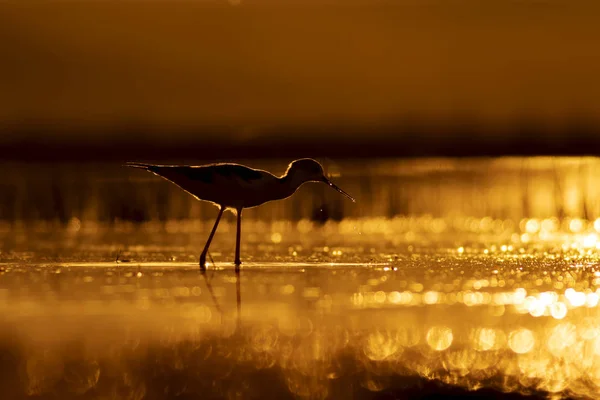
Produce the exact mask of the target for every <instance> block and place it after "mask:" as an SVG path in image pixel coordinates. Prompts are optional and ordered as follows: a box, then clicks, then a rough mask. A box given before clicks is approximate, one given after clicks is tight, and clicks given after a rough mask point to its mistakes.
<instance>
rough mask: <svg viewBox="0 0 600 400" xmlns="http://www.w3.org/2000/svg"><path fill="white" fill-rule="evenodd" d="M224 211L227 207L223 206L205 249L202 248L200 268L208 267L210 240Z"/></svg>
mask: <svg viewBox="0 0 600 400" xmlns="http://www.w3.org/2000/svg"><path fill="white" fill-rule="evenodd" d="M223 211H225V209H224V208H223V207H221V208H219V215H217V220H216V221H215V225H214V226H213V228H212V231H210V235H209V236H208V240H207V241H206V244H205V245H204V250H202V254H200V269H202V270H205V269H206V253H208V248H209V247H210V242H211V241H212V239H213V236H215V232H216V231H217V226H218V225H219V221H220V220H221V216H222V215H223Z"/></svg>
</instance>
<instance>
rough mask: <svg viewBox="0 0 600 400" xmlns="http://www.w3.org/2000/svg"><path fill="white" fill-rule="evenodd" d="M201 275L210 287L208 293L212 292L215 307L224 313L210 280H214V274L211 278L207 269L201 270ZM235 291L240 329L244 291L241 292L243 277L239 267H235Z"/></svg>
mask: <svg viewBox="0 0 600 400" xmlns="http://www.w3.org/2000/svg"><path fill="white" fill-rule="evenodd" d="M200 275H202V277H203V278H204V282H205V283H206V288H207V289H208V293H210V297H211V299H212V301H213V305H214V306H215V309H216V310H217V311H218V312H219V314H221V315H223V309H222V308H221V306H220V305H219V301H218V300H217V296H215V292H214V289H213V287H212V284H211V283H210V281H211V280H212V276H214V273H213V274H212V275H211V278H210V279H209V277H208V274H207V271H206V270H200ZM235 292H236V305H237V309H236V311H237V312H236V330H237V331H239V329H240V325H241V315H242V293H241V279H240V270H239V268H236V269H235Z"/></svg>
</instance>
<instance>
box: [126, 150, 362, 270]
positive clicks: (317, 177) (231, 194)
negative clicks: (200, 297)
mask: <svg viewBox="0 0 600 400" xmlns="http://www.w3.org/2000/svg"><path fill="white" fill-rule="evenodd" d="M125 165H126V166H128V167H132V168H141V169H144V170H146V171H149V172H152V173H154V174H155V175H158V176H160V177H161V178H164V179H166V180H167V181H169V182H171V183H174V184H175V185H177V186H179V187H180V188H181V189H183V190H184V191H186V192H187V193H189V194H190V195H192V196H193V197H195V198H196V199H197V200H202V201H207V202H210V203H212V204H214V205H215V206H217V208H218V209H219V213H218V215H217V219H216V220H215V223H214V225H213V228H212V230H211V232H210V234H209V236H208V240H207V241H206V244H205V245H204V249H203V250H202V253H201V254H200V262H199V264H200V269H201V270H203V271H204V270H206V255H207V253H208V249H209V247H210V243H211V241H212V239H213V236H214V235H215V232H216V231H217V226H218V225H219V221H220V220H221V217H222V215H223V212H224V211H225V210H230V211H233V212H234V213H235V214H237V231H236V244H235V260H234V264H235V266H236V271H237V270H239V267H240V265H241V264H242V262H241V260H240V236H241V224H242V210H243V209H245V208H252V207H257V206H259V205H261V204H264V203H267V202H269V201H274V200H281V199H285V198H288V197H290V196H291V195H293V194H294V193H295V192H296V190H298V188H299V187H300V186H302V185H303V184H304V183H307V182H322V183H325V184H327V185H329V186H330V187H331V188H333V189H335V190H337V191H338V192H339V193H341V194H342V195H344V196H346V197H347V198H349V199H350V200H352V202H355V201H356V200H355V199H354V198H353V197H352V196H350V195H349V194H348V193H346V192H345V191H343V190H342V189H340V188H339V187H338V186H336V185H335V184H334V183H333V182H331V181H330V180H329V179H328V178H327V177H326V176H325V172H324V171H323V166H322V165H321V164H320V163H319V162H318V161H316V160H313V159H311V158H302V159H298V160H295V161H292V162H291V163H290V164H289V165H288V168H287V170H286V172H285V173H284V174H283V175H282V176H279V177H278V176H275V175H273V174H271V173H270V172H268V171H264V170H261V169H254V168H250V167H247V166H245V165H241V164H233V163H218V164H208V165H155V164H146V163H140V162H128V163H126V164H125Z"/></svg>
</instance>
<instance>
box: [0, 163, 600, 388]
mask: <svg viewBox="0 0 600 400" xmlns="http://www.w3.org/2000/svg"><path fill="white" fill-rule="evenodd" d="M550 161H551V162H548V161H543V162H541V161H540V160H529V159H527V160H526V162H527V163H528V165H538V166H540V164H539V163H540V162H541V167H540V168H541V170H542V172H539V175H536V176H537V178H531V176H532V175H531V173H528V176H530V178H528V179H529V180H528V181H527V182H529V183H528V184H527V185H525V187H528V188H529V189H523V190H524V192H523V193H526V194H527V193H531V192H530V191H531V190H534V189H535V191H538V190H539V191H542V192H543V191H544V190H546V192H543V193H545V194H548V193H555V194H556V190H557V189H556V187H554V186H551V187H550V188H548V187H547V186H545V183H543V182H546V183H547V182H550V181H553V179H554V178H548V179H546V178H547V175H548V171H546V170H544V169H543V168H542V167H544V166H547V165H554V166H555V165H557V164H556V163H555V162H554V161H552V160H550ZM584 161H585V162H583V164H582V161H581V160H580V161H577V162H574V161H573V160H570V159H567V160H564V159H563V160H559V164H560V163H563V164H561V165H563V166H564V168H566V169H564V168H563V169H560V168H559V169H558V171H559V174H558V175H557V176H563V177H564V176H567V175H565V174H566V172H565V171H567V170H569V168H572V167H573V163H574V165H575V167H574V168H575V170H579V169H580V168H581V165H585V166H586V167H585V168H588V166H590V165H594V163H595V162H596V160H595V159H592V160H587V161H586V160H584ZM482 162H483V161H478V162H477V163H475V164H476V165H475V166H473V165H471V166H465V165H467V164H468V163H467V164H461V163H459V162H456V163H455V162H454V161H452V162H450V163H449V162H444V163H439V162H437V161H436V162H435V163H433V164H431V163H429V164H428V162H427V161H422V163H423V165H421V164H419V163H416V164H415V165H413V166H412V167H411V168H412V171H413V172H412V173H414V172H415V171H423V170H427V169H428V168H429V169H433V170H435V171H439V170H440V165H446V166H447V165H449V164H452V165H455V166H461V167H460V168H455V167H453V168H449V169H448V168H446V172H445V173H444V174H446V175H444V176H445V177H447V178H448V179H450V181H451V182H454V184H456V183H457V182H462V186H461V185H458V186H455V189H454V190H452V189H451V185H450V184H441V185H439V186H436V184H434V183H431V182H442V180H440V179H439V176H438V174H434V176H435V178H433V179H434V180H433V181H431V182H430V183H431V186H430V187H429V188H427V182H429V181H428V179H430V178H427V177H423V179H424V181H425V183H423V185H425V186H419V189H418V190H416V189H415V192H416V193H420V194H419V196H417V197H416V199H414V200H411V201H413V203H410V202H409V203H406V202H405V203H406V204H408V206H409V208H411V207H412V208H413V209H423V210H424V211H428V212H425V213H407V214H393V215H385V213H384V215H381V214H379V213H378V212H377V210H378V209H379V208H378V207H380V205H378V201H377V199H378V198H381V196H382V195H381V193H380V192H376V193H372V198H371V200H368V197H367V196H368V194H369V190H368V188H369V187H375V183H376V182H378V181H380V180H378V179H380V178H377V176H378V175H377V174H378V172H376V171H378V170H377V168H376V167H374V166H373V165H374V164H373V165H370V168H371V169H370V170H371V171H372V172H371V175H370V176H369V177H368V182H371V184H369V185H367V186H366V187H365V188H363V190H362V191H361V190H356V189H357V188H358V189H360V187H361V185H360V181H361V179H363V178H360V177H361V176H363V175H364V174H363V175H360V174H359V175H355V177H354V178H352V176H350V177H346V184H349V186H350V188H348V187H347V185H341V186H342V187H343V188H344V189H346V190H348V191H349V192H351V193H352V194H354V195H355V196H356V197H358V198H359V200H360V199H361V198H363V200H364V201H365V203H366V205H364V208H363V209H362V210H363V212H364V213H363V214H361V213H359V212H357V211H356V210H355V211H353V212H352V213H355V214H354V215H352V213H350V212H349V213H346V214H350V215H345V217H344V218H342V219H334V218H325V219H321V218H312V216H311V214H310V210H309V209H307V210H302V209H300V210H295V211H292V210H290V209H289V207H290V204H288V205H287V206H286V205H280V206H274V207H275V208H271V211H274V213H275V216H273V215H271V216H270V217H269V216H264V215H262V214H260V213H261V212H265V213H267V211H260V208H259V209H258V211H256V213H254V214H253V213H249V214H248V215H247V216H246V217H245V219H244V225H243V230H242V261H243V262H244V264H243V265H242V268H241V271H240V272H239V273H236V271H235V269H234V267H233V265H232V264H231V263H230V262H231V260H232V259H233V253H234V237H233V236H234V235H233V233H234V229H235V225H234V220H233V219H231V218H230V217H228V218H225V219H224V221H223V222H222V225H221V226H220V227H219V231H218V233H217V235H216V236H215V240H214V242H213V245H212V247H211V253H210V257H209V260H210V263H209V268H208V270H207V271H206V273H201V272H200V271H199V269H198V266H197V262H198V253H199V252H200V250H201V248H202V246H203V244H204V240H205V237H206V234H207V232H208V230H209V229H210V227H211V225H212V221H210V220H209V219H208V215H207V218H201V217H200V216H199V215H196V217H193V216H194V215H195V214H193V213H194V209H193V208H184V210H183V211H182V213H183V215H184V217H185V218H180V219H174V218H168V219H167V220H165V221H162V220H160V218H159V219H149V220H142V221H138V222H135V223H134V222H132V221H123V220H115V221H112V222H104V221H103V220H102V218H92V216H93V213H92V214H89V213H88V214H85V213H84V214H77V215H75V214H73V215H68V218H64V222H61V218H51V219H46V220H43V219H26V218H15V219H14V220H8V219H7V220H5V221H3V222H2V223H0V244H1V247H0V388H1V389H2V393H3V397H2V398H6V399H24V398H32V399H33V398H36V399H58V398H60V399H70V398H73V399H75V398H77V399H175V398H177V399H192V398H194V399H195V398H209V399H222V398H226V399H230V398H244V399H245V398H274V399H275V398H277V399H279V398H301V399H309V398H310V399H312V398H316V399H324V398H335V399H337V398H361V399H362V398H367V399H370V398H377V399H379V398H430V397H428V396H434V395H445V396H447V395H461V396H465V395H468V394H472V395H474V396H479V398H488V397H490V396H491V397H501V398H510V396H511V395H510V394H509V393H512V394H515V395H516V394H519V395H526V394H531V395H534V396H535V397H553V398H567V397H569V398H597V397H598V396H599V395H600V318H599V317H600V315H599V314H600V313H599V308H598V304H599V301H600V289H599V287H600V263H599V255H600V220H596V219H594V218H596V215H595V214H594V213H595V212H596V211H597V210H596V205H597V200H596V197H595V196H596V194H595V192H594V191H593V190H592V188H593V187H595V185H594V182H595V179H596V178H595V176H594V175H593V174H592V172H591V171H592V169H591V168H589V169H587V170H588V171H589V175H588V178H587V179H588V181H589V185H588V188H587V189H586V188H585V187H583V186H581V185H575V184H573V186H572V187H573V188H575V189H577V190H575V189H569V190H567V189H564V188H565V185H558V186H560V188H562V189H564V190H565V192H564V193H563V194H561V193H559V194H558V195H556V196H555V197H554V200H553V203H552V204H554V205H557V204H558V205H560V207H559V208H560V209H562V210H563V212H562V214H563V215H558V214H560V213H558V212H556V210H557V209H555V208H553V207H554V206H548V204H547V202H546V201H545V200H544V199H545V198H544V197H537V196H536V195H535V194H530V195H528V196H525V197H523V193H521V192H518V193H517V192H515V191H510V190H508V189H507V188H508V187H510V186H506V184H507V182H510V179H507V177H510V176H513V175H514V173H515V172H514V169H510V168H509V169H508V170H506V169H502V168H499V169H497V170H496V174H497V175H490V176H492V177H493V176H496V177H497V178H498V179H497V180H492V181H493V182H489V183H488V187H489V190H488V192H484V193H483V194H482V195H481V196H479V195H477V196H473V195H472V193H473V192H472V188H473V187H475V186H476V184H475V183H477V182H479V181H480V180H481V179H483V177H485V174H480V175H481V177H480V178H477V179H476V180H475V183H470V184H469V183H468V182H472V178H473V176H476V175H477V176H479V175H478V174H479V173H477V170H478V169H479V168H480V166H481V164H480V163H482ZM489 162H491V163H492V164H493V163H494V162H496V161H493V160H492V161H489ZM520 163H521V162H520V161H519V162H517V164H520ZM536 163H537V164H536ZM544 163H546V164H544ZM508 164H509V166H510V165H512V164H510V163H508ZM400 165H404V166H406V164H400ZM505 167H506V165H505ZM544 168H545V167H544ZM465 171H466V172H465ZM544 171H545V172H544ZM26 175H27V174H26ZM517 175H518V174H517ZM395 176H400V174H399V172H398V173H397V174H396V175H395ZM427 176H429V175H427ZM550 176H552V174H550ZM365 179H366V178H365ZM381 179H383V178H381ZM561 179H562V178H561ZM564 180H565V182H572V179H571V178H569V179H567V178H564ZM384 181H385V179H384ZM136 182H137V181H136ZM143 182H146V181H143ZM148 182H153V184H155V183H154V181H148ZM159 182H160V181H159ZM394 182H396V183H397V181H394ZM494 182H496V183H494ZM94 184H95V183H94V182H91V183H90V185H92V186H93V185H94ZM139 184H140V183H139V182H138V183H136V185H139ZM127 185H128V183H126V182H125V183H123V182H122V183H121V187H127ZM353 185H354V189H355V190H354V192H353V191H352V189H353V188H352V186H353ZM386 185H387V186H386ZM415 185H416V183H415ZM445 185H446V186H445ZM157 187H158V186H157ZM394 187H395V186H394V185H393V184H392V183H390V182H388V183H385V182H384V183H383V189H382V190H384V191H385V190H388V191H391V192H390V193H392V194H393V193H396V192H393V188H394ZM456 187H458V189H456ZM517 187H521V186H519V185H517ZM27 188H28V187H27ZM28 190H30V189H28ZM158 190H159V192H160V190H163V189H161V188H159V189H158ZM25 192H27V190H25ZM356 192H358V193H356ZM19 193H23V190H21V192H19ZM153 193H154V192H152V191H148V192H146V193H145V194H144V196H146V197H147V198H145V200H144V201H147V202H148V203H151V200H152V199H153V196H154V194H153ZM436 193H437V194H436ZM477 193H479V192H477ZM515 193H517V195H515ZM535 193H537V192H535ZM155 194H156V193H155ZM392 194H389V195H388V196H387V197H385V198H387V199H388V200H389V203H388V204H390V205H392V204H395V202H403V201H404V200H402V198H403V197H402V196H403V195H398V196H396V195H392ZM396 194H397V193H396ZM499 194H502V195H501V196H500V198H497V196H499ZM71 196H72V198H73V199H74V198H76V197H77V196H75V195H74V194H73V193H72V194H71ZM298 196H300V197H299V200H298V201H301V200H302V199H306V198H309V199H310V198H311V196H315V194H314V193H310V192H305V194H304V195H303V194H302V193H299V194H298ZM303 196H304V197H303ZM427 196H433V198H434V199H435V200H436V201H432V202H431V203H425V204H423V203H420V201H421V200H422V199H423V198H426V197H427ZM515 196H516V197H518V200H514V199H513V197H515ZM67 197H68V196H67ZM84 197H85V196H84ZM447 197H452V200H451V201H449V203H448V204H445V205H444V204H438V203H439V202H443V201H444V199H446V198H447ZM106 198H109V197H102V196H99V197H98V196H96V197H94V196H91V197H89V198H88V199H87V200H85V201H84V202H83V203H82V204H84V205H85V204H87V205H88V206H89V207H88V208H86V207H87V206H85V207H83V208H82V210H88V211H89V210H92V209H94V210H102V209H104V208H103V207H104V206H103V205H102V204H103V202H102V199H106ZM312 198H314V197H312ZM522 198H525V199H527V201H528V203H526V204H525V205H523V203H522V201H521V200H522ZM94 199H95V200H94ZM365 199H367V200H365ZM557 199H558V200H557ZM560 199H564V201H562V200H560ZM573 199H575V200H573ZM582 199H583V201H581V200H582ZM92 200H93V201H92ZM94 202H95V203H94ZM461 202H462V203H461ZM503 202H504V204H509V205H510V207H508V208H507V210H508V211H507V212H506V213H504V214H503V212H500V211H499V210H502V209H503V208H502V204H503ZM67 203H68V202H67ZM67 203H64V204H67ZM463 203H464V204H463ZM5 204H7V203H5ZM32 204H33V203H32ZM91 204H96V206H95V208H94V207H92V206H91ZM315 204H316V203H315ZM325 204H329V203H327V201H325ZM427 204H429V206H428V205H427ZM449 204H454V205H459V204H463V207H464V209H465V210H466V209H468V205H469V204H471V205H473V204H474V205H477V204H479V206H477V207H473V208H471V210H472V211H473V215H472V216H465V213H462V214H461V213H458V212H454V211H451V209H455V207H454V208H453V207H450V206H449ZM527 204H528V205H527ZM561 204H562V205H561ZM586 204H587V205H586ZM583 205H585V206H583ZM276 207H280V208H276ZM428 207H429V208H428ZM446 207H448V210H450V211H448V210H446ZM569 207H571V208H569ZM5 209H6V208H5ZM69 209H70V208H69ZM176 209H177V207H174V206H173V207H171V206H168V207H166V208H165V209H164V210H163V211H161V212H164V213H165V215H167V216H172V215H173V214H172V213H174V212H175V211H174V210H176ZM332 209H335V208H332ZM584 209H585V210H587V211H586V213H587V219H586V218H584V213H583V210H584ZM277 210H279V211H277ZM365 210H367V211H368V212H366V211H365ZM527 210H530V211H531V210H533V215H526V214H527ZM553 210H554V211H553ZM211 211H214V210H211ZM455 211H456V210H455ZM189 213H192V216H190V214H189ZM296 214H297V215H296ZM513 214H514V215H513ZM86 215H87V217H86ZM294 215H296V216H295V217H294ZM467 215H468V214H467ZM211 216H212V214H211ZM263 217H264V218H263ZM471 391H474V392H471Z"/></svg>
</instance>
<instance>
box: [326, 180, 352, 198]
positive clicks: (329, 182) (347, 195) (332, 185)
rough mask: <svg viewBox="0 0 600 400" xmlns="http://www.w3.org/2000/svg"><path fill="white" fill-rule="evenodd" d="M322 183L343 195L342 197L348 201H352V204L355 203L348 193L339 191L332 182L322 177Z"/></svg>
mask: <svg viewBox="0 0 600 400" xmlns="http://www.w3.org/2000/svg"><path fill="white" fill-rule="evenodd" d="M323 182H325V183H326V184H328V185H329V186H331V187H332V188H334V189H335V190H337V191H338V192H340V193H341V194H343V195H344V196H346V197H347V198H349V199H350V200H352V202H354V203H356V200H354V197H352V196H350V195H349V194H348V193H346V192H344V191H343V190H342V189H340V188H339V187H337V186H336V185H335V184H334V183H333V182H331V181H330V180H329V179H327V178H326V177H323Z"/></svg>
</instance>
